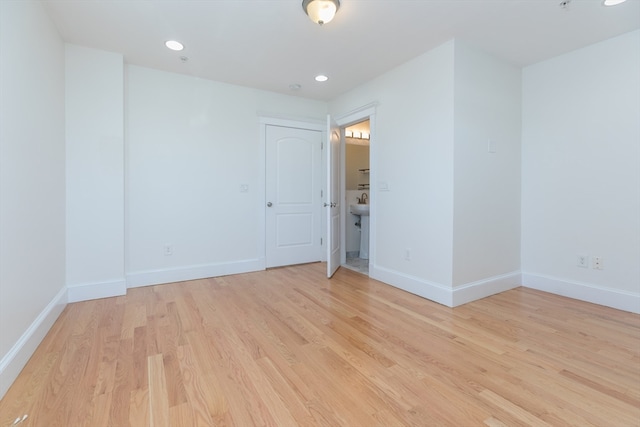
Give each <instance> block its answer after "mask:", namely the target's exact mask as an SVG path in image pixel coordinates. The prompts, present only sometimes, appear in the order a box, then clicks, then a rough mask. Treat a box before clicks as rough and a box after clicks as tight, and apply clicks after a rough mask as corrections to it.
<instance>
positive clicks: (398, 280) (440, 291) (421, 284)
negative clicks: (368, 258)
mask: <svg viewBox="0 0 640 427" xmlns="http://www.w3.org/2000/svg"><path fill="white" fill-rule="evenodd" d="M369 268H370V271H369V277H371V278H372V279H376V280H379V281H381V282H384V283H387V284H389V285H391V286H394V287H396V288H399V289H402V290H403V291H407V292H411V293H412V294H415V295H418V296H421V297H423V298H426V299H429V300H431V301H435V302H437V303H439V304H442V305H446V306H447V307H452V303H453V300H452V293H451V288H450V287H449V286H446V285H442V284H440V283H435V282H429V281H428V280H424V279H420V278H418V277H415V276H410V275H408V274H404V273H400V272H398V271H395V270H390V269H387V268H384V267H379V266H377V265H373V264H370V265H369Z"/></svg>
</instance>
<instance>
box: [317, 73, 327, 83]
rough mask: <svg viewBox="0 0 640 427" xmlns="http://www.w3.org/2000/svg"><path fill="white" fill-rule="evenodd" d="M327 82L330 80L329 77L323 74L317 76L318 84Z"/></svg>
mask: <svg viewBox="0 0 640 427" xmlns="http://www.w3.org/2000/svg"><path fill="white" fill-rule="evenodd" d="M327 80H329V77H327V76H325V75H323V74H320V75H318V76H316V81H317V82H326V81H327Z"/></svg>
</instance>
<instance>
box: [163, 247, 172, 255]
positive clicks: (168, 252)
mask: <svg viewBox="0 0 640 427" xmlns="http://www.w3.org/2000/svg"><path fill="white" fill-rule="evenodd" d="M170 255H173V245H164V256H170Z"/></svg>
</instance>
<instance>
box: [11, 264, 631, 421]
mask: <svg viewBox="0 0 640 427" xmlns="http://www.w3.org/2000/svg"><path fill="white" fill-rule="evenodd" d="M325 274H326V264H320V263H318V264H309V265H303V266H291V267H285V268H278V269H273V270H267V271H262V272H255V273H248V274H241V275H235V276H225V277H218V278H212V279H202V280H195V281H191V282H181V283H173V284H167V285H159V286H149V287H144V288H134V289H129V290H128V292H127V295H126V296H121V297H117V298H110V299H102V300H95V301H86V302H82V303H74V304H69V305H68V306H67V307H66V308H65V310H64V311H63V313H62V314H61V315H60V317H59V319H58V320H57V321H56V323H55V324H54V326H53V327H52V328H51V331H50V333H49V334H48V335H47V336H46V337H45V339H44V340H43V341H42V343H41V345H40V347H39V348H38V349H37V350H36V352H35V353H34V355H33V357H32V358H31V360H30V361H29V363H28V364H27V366H25V368H24V370H23V372H22V373H21V374H20V376H19V377H18V378H17V379H16V381H15V383H14V384H13V386H12V387H11V388H10V389H9V391H8V392H7V394H6V395H5V397H4V398H3V399H2V401H0V426H3V427H4V426H5V425H6V426H9V425H11V423H13V421H14V420H15V419H16V418H17V417H22V415H24V414H28V418H27V419H25V421H24V422H23V423H21V424H20V427H27V426H43V427H54V426H63V427H76V426H90V427H94V426H95V427H97V426H117V427H127V426H132V427H143V426H153V427H163V426H172V425H174V426H178V425H179V426H191V425H193V426H219V425H225V426H239V427H245V426H263V425H270V426H310V427H312V426H367V427H368V426H384V427H387V426H465V427H466V426H478V425H485V426H490V427H503V426H519V425H523V426H525V425H526V426H538V425H540V426H544V425H552V426H580V427H584V426H598V427H603V426H604V427H608V426H612V427H613V426H615V427H618V426H625V427H626V426H640V316H638V315H636V314H632V313H627V312H622V311H618V310H614V309H611V308H607V307H602V306H597V305H593V304H589V303H585V302H582V301H575V300H571V299H569V298H564V297H560V296H557V295H550V294H547V293H544V292H540V291H536V290H533V289H526V288H518V289H513V290H510V291H507V292H503V293H501V294H498V295H493V296H491V297H488V298H484V299H482V300H479V301H475V302H472V303H469V304H467V305H464V306H461V307H457V308H449V307H444V306H442V305H439V304H436V303H433V302H431V301H428V300H425V299H422V298H419V297H417V296H415V295H412V294H409V293H407V292H403V291H401V290H399V289H396V288H393V287H391V286H388V285H385V284H383V283H380V282H377V281H375V280H372V279H370V278H369V277H366V276H363V275H360V274H358V273H356V272H353V271H350V270H344V269H340V270H338V271H337V272H336V274H335V276H334V277H333V278H332V279H331V280H329V279H327V278H326V277H325Z"/></svg>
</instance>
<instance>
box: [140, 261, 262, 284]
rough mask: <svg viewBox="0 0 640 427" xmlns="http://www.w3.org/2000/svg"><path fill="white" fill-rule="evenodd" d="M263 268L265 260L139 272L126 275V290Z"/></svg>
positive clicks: (248, 271)
mask: <svg viewBox="0 0 640 427" xmlns="http://www.w3.org/2000/svg"><path fill="white" fill-rule="evenodd" d="M265 268H266V264H265V259H264V258H257V259H250V260H243V261H235V262H228V263H217V264H205V265H193V266H188V267H180V268H169V269H164V270H150V271H139V272H133V273H129V274H127V288H137V287H140V286H150V285H159V284H162V283H172V282H183V281H185V280H196V279H205V278H207V277H219V276H228V275H230V274H240V273H250V272H252V271H261V270H264V269H265Z"/></svg>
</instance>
